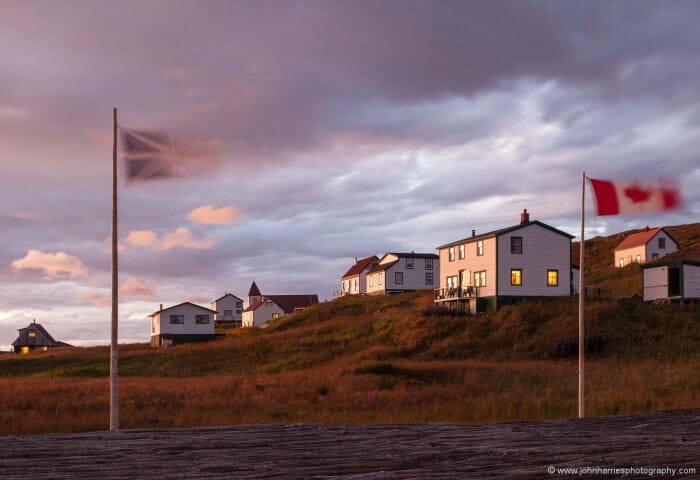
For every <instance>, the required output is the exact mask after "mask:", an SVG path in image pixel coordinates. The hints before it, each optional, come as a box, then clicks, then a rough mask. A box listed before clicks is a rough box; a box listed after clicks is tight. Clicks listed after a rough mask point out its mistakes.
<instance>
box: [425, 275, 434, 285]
mask: <svg viewBox="0 0 700 480" xmlns="http://www.w3.org/2000/svg"><path fill="white" fill-rule="evenodd" d="M425 284H426V285H432V284H433V274H432V273H426V274H425Z"/></svg>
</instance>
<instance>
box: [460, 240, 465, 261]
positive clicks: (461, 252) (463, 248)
mask: <svg viewBox="0 0 700 480" xmlns="http://www.w3.org/2000/svg"><path fill="white" fill-rule="evenodd" d="M465 247H466V245H464V244H462V245H460V246H459V259H460V260H464V250H465Z"/></svg>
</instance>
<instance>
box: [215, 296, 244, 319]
mask: <svg viewBox="0 0 700 480" xmlns="http://www.w3.org/2000/svg"><path fill="white" fill-rule="evenodd" d="M211 309H212V310H215V311H217V312H218V314H217V315H216V316H215V317H214V323H215V325H221V326H223V327H226V326H232V327H240V326H241V321H242V320H243V300H242V299H240V298H238V297H237V296H235V295H233V294H231V293H225V294H224V296H223V297H219V298H217V299H216V300H214V301H212V302H211Z"/></svg>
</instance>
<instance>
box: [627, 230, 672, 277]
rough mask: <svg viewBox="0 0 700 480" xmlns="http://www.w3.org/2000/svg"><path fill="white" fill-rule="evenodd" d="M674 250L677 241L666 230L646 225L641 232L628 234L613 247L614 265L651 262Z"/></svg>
mask: <svg viewBox="0 0 700 480" xmlns="http://www.w3.org/2000/svg"><path fill="white" fill-rule="evenodd" d="M676 250H678V242H676V241H675V240H674V239H673V237H671V235H669V234H668V232H666V230H664V229H663V228H651V229H650V228H649V227H647V228H646V229H645V230H642V231H641V232H637V233H632V234H630V235H628V236H627V237H626V238H625V239H624V240H623V241H622V242H621V243H620V244H619V245H618V246H617V247H616V248H615V266H616V267H624V266H626V265H629V264H631V263H647V262H653V261H654V260H658V259H659V258H661V257H663V256H665V255H668V254H670V253H674V252H675V251H676Z"/></svg>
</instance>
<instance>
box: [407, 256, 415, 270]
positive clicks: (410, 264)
mask: <svg viewBox="0 0 700 480" xmlns="http://www.w3.org/2000/svg"><path fill="white" fill-rule="evenodd" d="M415 262H416V259H415V258H413V257H406V270H413V267H414V265H415Z"/></svg>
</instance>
